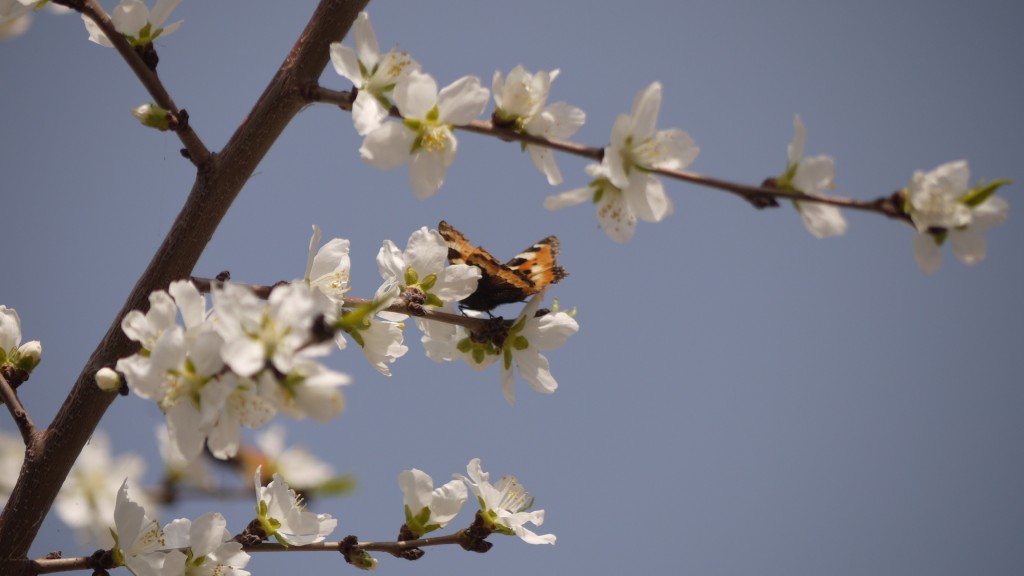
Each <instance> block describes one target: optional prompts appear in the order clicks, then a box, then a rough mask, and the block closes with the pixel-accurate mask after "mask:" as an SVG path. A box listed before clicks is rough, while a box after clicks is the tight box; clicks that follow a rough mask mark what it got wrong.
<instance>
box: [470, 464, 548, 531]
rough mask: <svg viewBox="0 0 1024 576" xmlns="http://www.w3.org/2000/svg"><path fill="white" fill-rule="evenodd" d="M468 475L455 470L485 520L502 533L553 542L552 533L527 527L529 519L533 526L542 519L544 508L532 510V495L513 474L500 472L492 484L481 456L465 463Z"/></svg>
mask: <svg viewBox="0 0 1024 576" xmlns="http://www.w3.org/2000/svg"><path fill="white" fill-rule="evenodd" d="M466 472H467V473H469V477H468V478H467V477H466V476H463V475H461V474H455V477H456V478H461V479H462V481H464V482H465V483H466V484H467V485H468V486H469V488H470V490H472V491H473V494H475V495H476V498H477V501H478V502H479V503H480V512H481V515H482V516H483V519H484V523H485V524H486V525H487V526H488V527H489V528H491V529H492V530H494V531H495V532H499V533H501V534H508V535H515V536H518V537H520V538H522V539H523V541H524V542H526V543H527V544H554V543H555V535H554V534H543V535H540V534H536V533H534V532H533V531H531V530H530V529H528V528H526V526H525V524H526V523H527V522H530V523H532V524H534V525H535V526H540V525H541V524H543V523H544V511H543V510H534V511H533V512H528V510H529V509H530V508H532V507H533V498H531V497H530V494H529V492H527V491H526V490H525V489H524V488H523V487H522V485H520V484H519V483H518V482H517V481H516V479H515V477H514V476H502V477H501V480H499V481H498V483H497V484H491V483H490V481H489V479H490V474H488V473H487V472H484V471H483V469H482V468H481V467H480V459H479V458H473V459H472V460H470V461H469V465H467V466H466Z"/></svg>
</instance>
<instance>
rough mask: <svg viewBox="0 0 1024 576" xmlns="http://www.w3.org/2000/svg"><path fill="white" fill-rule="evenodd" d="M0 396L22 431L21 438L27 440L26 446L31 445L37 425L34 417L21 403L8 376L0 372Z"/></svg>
mask: <svg viewBox="0 0 1024 576" xmlns="http://www.w3.org/2000/svg"><path fill="white" fill-rule="evenodd" d="M0 398H3V401H4V404H5V405H6V406H7V410H8V411H10V413H11V418H13V419H14V423H15V424H17V425H18V431H19V432H21V439H22V440H24V441H25V446H29V445H30V443H31V441H32V437H33V436H35V434H36V425H35V424H33V423H32V418H31V417H30V416H29V415H28V412H27V411H26V410H25V407H24V406H22V405H21V400H20V399H19V398H18V393H17V392H16V391H15V390H14V388H12V387H11V385H10V383H9V382H7V378H4V376H3V374H0Z"/></svg>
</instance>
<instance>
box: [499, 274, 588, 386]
mask: <svg viewBox="0 0 1024 576" xmlns="http://www.w3.org/2000/svg"><path fill="white" fill-rule="evenodd" d="M542 300H544V292H543V291H542V292H539V293H538V294H536V295H535V296H534V297H533V298H531V299H530V302H529V303H527V305H526V306H524V307H523V311H522V312H521V313H520V314H519V317H518V318H517V319H516V321H515V323H514V324H513V325H512V327H511V328H510V329H509V331H508V336H507V337H506V338H505V342H504V344H503V345H502V348H501V353H502V367H501V392H502V394H503V395H504V396H505V400H506V401H508V403H509V404H513V403H514V402H515V399H516V392H515V379H514V377H513V376H512V363H513V361H514V362H515V365H516V367H517V368H518V370H519V375H520V376H522V377H523V379H524V380H526V383H527V384H529V385H530V388H533V389H534V390H536V391H537V392H540V393H542V394H553V393H554V392H555V390H556V389H558V382H556V381H555V377H554V376H552V375H551V365H550V363H549V362H548V359H547V357H545V356H544V355H543V354H541V352H542V351H545V350H554V349H556V348H561V347H562V344H565V340H566V339H567V338H568V337H569V336H572V335H573V334H575V333H576V332H578V331H579V329H580V325H579V324H578V323H577V322H576V320H575V319H573V317H572V315H570V314H568V313H566V312H562V311H559V310H558V302H557V301H556V302H555V306H554V310H552V311H544V312H543V313H542V314H540V315H538V314H537V308H538V306H539V305H540V303H541V301H542Z"/></svg>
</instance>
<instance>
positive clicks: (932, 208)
mask: <svg viewBox="0 0 1024 576" xmlns="http://www.w3.org/2000/svg"><path fill="white" fill-rule="evenodd" d="M969 180H970V170H969V169H968V167H967V161H966V160H958V161H955V162H947V163H946V164H943V165H941V166H939V167H938V168H935V169H934V170H932V171H930V172H922V171H920V170H918V171H917V172H915V173H914V176H913V178H912V179H911V182H910V186H909V187H907V189H906V191H905V194H906V204H905V207H906V210H907V213H908V214H909V215H910V218H911V220H913V222H914V225H915V226H916V227H917V232H918V233H917V235H916V236H915V237H914V259H915V260H917V265H918V266H919V267H920V268H921V270H922V271H923V272H926V273H930V272H934V271H936V270H938V269H939V266H941V265H942V252H941V251H940V250H939V248H940V247H941V246H942V244H943V243H944V242H945V241H946V239H947V238H948V239H949V241H950V244H952V246H953V254H954V255H955V256H956V257H957V258H958V259H959V260H960V261H961V262H963V263H964V264H967V265H974V264H977V263H978V262H981V261H982V260H984V259H985V254H986V248H987V245H986V242H985V237H984V236H982V235H981V234H982V233H983V232H985V231H986V230H988V229H989V228H991V227H992V226H995V225H997V224H1002V223H1003V222H1005V221H1006V218H1007V216H1008V214H1009V210H1010V205H1009V204H1008V203H1007V202H1006V200H1004V199H1003V198H1001V197H999V196H996V195H995V192H996V191H997V190H998V189H999V188H1001V187H1002V186H1005V185H1007V184H1009V180H995V181H993V182H990V183H988V184H986V183H984V182H979V183H978V184H976V185H975V186H974V187H973V188H969V184H968V181H969Z"/></svg>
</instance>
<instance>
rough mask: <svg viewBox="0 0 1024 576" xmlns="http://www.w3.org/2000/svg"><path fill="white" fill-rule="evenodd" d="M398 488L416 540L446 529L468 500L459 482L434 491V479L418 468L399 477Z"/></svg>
mask: <svg viewBox="0 0 1024 576" xmlns="http://www.w3.org/2000/svg"><path fill="white" fill-rule="evenodd" d="M398 487H399V488H401V490H402V494H404V504H405V525H406V526H407V527H408V528H409V530H411V531H412V532H413V534H415V535H416V537H417V538H419V537H421V536H423V535H424V534H427V533H428V532H433V531H434V530H438V529H441V528H444V527H445V526H447V525H448V523H449V522H451V521H452V519H453V518H455V516H456V515H457V514H458V513H459V510H461V509H462V505H463V504H465V503H466V498H468V497H469V493H468V492H467V491H466V485H465V484H464V483H463V482H461V481H460V480H452V481H451V482H448V483H447V484H445V485H444V486H441V487H440V488H436V489H435V488H434V480H433V479H432V478H431V477H430V476H429V475H427V473H426V472H423V471H422V470H418V469H416V468H413V469H412V470H403V471H402V473H400V474H399V475H398Z"/></svg>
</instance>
